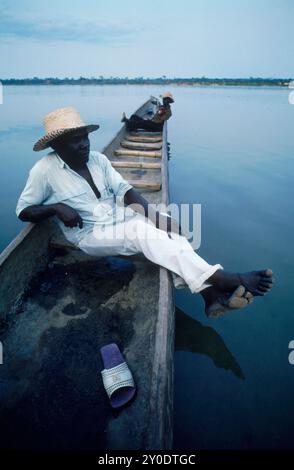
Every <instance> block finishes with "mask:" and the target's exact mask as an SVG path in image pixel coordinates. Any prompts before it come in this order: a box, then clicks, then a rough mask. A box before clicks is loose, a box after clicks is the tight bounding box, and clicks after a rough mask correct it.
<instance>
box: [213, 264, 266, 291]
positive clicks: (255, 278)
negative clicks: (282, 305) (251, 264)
mask: <svg viewBox="0 0 294 470" xmlns="http://www.w3.org/2000/svg"><path fill="white" fill-rule="evenodd" d="M272 275H273V272H272V270H271V269H264V270H262V271H250V272H248V273H230V272H228V271H223V270H222V269H219V270H218V271H216V272H215V273H214V274H213V275H212V276H211V277H210V278H209V279H208V280H207V282H209V284H211V285H213V286H215V287H217V288H218V289H220V290H223V291H227V292H232V291H233V290H235V289H236V288H237V287H238V286H239V285H242V286H244V287H245V290H246V291H248V292H251V294H252V295H254V296H258V295H265V294H266V293H267V292H269V291H270V289H271V288H272V285H273V279H272Z"/></svg>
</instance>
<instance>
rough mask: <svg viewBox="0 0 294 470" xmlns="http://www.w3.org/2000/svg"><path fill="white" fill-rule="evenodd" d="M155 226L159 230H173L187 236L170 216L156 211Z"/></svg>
mask: <svg viewBox="0 0 294 470" xmlns="http://www.w3.org/2000/svg"><path fill="white" fill-rule="evenodd" d="M155 225H156V227H157V228H159V229H160V230H164V231H165V232H168V233H169V232H174V233H178V234H179V235H182V236H184V237H186V238H187V236H186V234H185V233H184V232H183V230H182V227H181V226H180V225H179V223H178V222H177V221H176V219H173V218H172V217H170V216H168V215H165V214H161V213H160V212H156V224H155Z"/></svg>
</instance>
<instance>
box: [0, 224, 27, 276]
mask: <svg viewBox="0 0 294 470" xmlns="http://www.w3.org/2000/svg"><path fill="white" fill-rule="evenodd" d="M34 227H35V224H32V223H29V224H27V225H26V226H25V228H23V229H22V230H21V231H20V232H19V234H18V235H17V236H16V237H15V238H14V239H13V240H12V241H11V242H10V243H9V245H7V247H6V248H4V250H3V251H2V252H1V253H0V267H1V266H2V265H3V264H4V263H5V261H6V260H7V259H8V258H9V256H10V255H11V253H12V252H13V251H14V250H15V249H16V248H17V247H18V246H19V245H20V244H21V243H22V242H23V240H24V239H25V238H26V237H27V236H28V235H29V233H30V232H31V231H32V230H33V228H34Z"/></svg>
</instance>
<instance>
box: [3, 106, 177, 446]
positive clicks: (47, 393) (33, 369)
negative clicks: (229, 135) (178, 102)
mask: <svg viewBox="0 0 294 470" xmlns="http://www.w3.org/2000/svg"><path fill="white" fill-rule="evenodd" d="M151 106H152V103H151V101H150V100H149V101H147V102H146V103H145V104H144V105H143V106H141V108H139V109H138V110H137V113H138V114H139V115H141V116H145V115H146V114H147V112H148V111H149V112H150V107H151ZM140 135H145V137H146V136H147V137H148V136H149V135H150V134H149V133H142V132H141V133H140V132H137V133H132V136H131V137H136V139H137V137H140ZM155 136H156V137H157V138H160V139H162V149H161V158H160V159H159V158H156V162H154V163H155V166H153V165H152V164H151V161H152V159H151V158H150V157H148V156H132V155H130V156H129V157H128V158H127V159H126V158H125V157H124V156H123V155H119V156H118V155H117V152H116V151H117V150H119V149H120V148H121V147H120V142H122V141H124V140H127V139H128V138H129V134H128V132H127V131H126V128H125V126H123V127H122V128H121V129H120V131H119V132H118V133H117V134H116V136H115V137H114V138H113V139H112V140H111V142H110V143H109V144H108V145H107V146H106V147H105V148H104V150H103V153H104V154H105V155H107V157H108V158H109V159H110V161H111V162H112V163H113V165H114V167H115V168H116V169H117V171H119V172H121V174H122V175H123V176H124V177H125V178H126V179H127V180H129V181H130V182H136V184H137V187H138V188H140V189H139V190H140V192H142V194H143V193H144V197H146V199H148V200H149V201H150V202H152V203H160V202H162V203H165V204H168V202H169V201H168V197H169V196H168V163H167V162H168V158H167V128H166V125H165V127H164V129H163V132H162V135H158V133H156V135H155ZM151 137H152V136H151ZM136 142H138V140H136ZM143 142H144V140H143ZM154 160H155V159H153V161H154ZM124 162H127V163H124ZM158 163H161V164H160V165H159V164H158ZM130 164H131V165H130ZM132 164H133V165H132ZM149 165H151V166H149ZM72 248H73V247H72V246H71V245H70V243H68V242H67V241H66V240H65V239H64V237H63V235H62V234H61V232H60V230H59V228H58V226H57V225H55V223H54V221H53V220H47V221H44V222H42V223H39V224H28V225H26V226H25V228H24V229H23V230H22V231H21V232H20V234H19V235H18V236H17V237H16V238H15V239H14V240H13V241H12V242H11V243H10V245H9V246H8V247H7V248H6V249H5V250H4V251H3V252H2V253H1V254H0V295H1V305H0V320H1V325H2V327H3V326H5V328H3V331H2V333H1V337H0V338H1V342H2V344H3V345H4V364H3V365H1V376H0V382H1V383H0V389H1V393H2V398H1V403H0V419H1V424H2V429H4V430H5V432H4V433H2V437H1V446H0V447H2V448H6V449H9V448H13V449H18V448H20V449H28V448H29V449H49V450H50V449H55V450H60V449H78V450H79V449H80V450H81V449H91V450H96V451H97V450H99V449H104V450H105V449H107V450H108V449H171V448H172V414H173V350H174V298H173V285H172V280H171V275H170V273H169V272H168V271H167V270H165V269H164V268H161V267H159V266H157V265H155V264H153V263H150V262H148V261H147V260H146V259H145V258H144V257H143V256H142V255H137V256H131V257H130V256H129V257H125V258H123V257H106V258H93V257H89V256H87V255H86V254H84V253H82V252H81V251H79V250H75V249H72ZM110 342H116V343H117V344H118V345H119V347H120V349H121V351H122V353H123V354H124V357H125V359H126V361H127V363H128V365H129V367H130V369H131V370H132V372H133V375H134V379H135V382H136V385H137V395H136V397H135V400H134V401H132V402H131V403H130V404H129V405H128V406H127V407H125V408H123V409H121V410H119V411H113V410H112V409H111V407H110V405H109V401H108V397H107V395H106V393H105V390H104V388H103V385H102V380H101V375H100V370H101V369H102V364H101V360H100V353H99V350H100V347H101V346H103V345H105V344H107V343H110Z"/></svg>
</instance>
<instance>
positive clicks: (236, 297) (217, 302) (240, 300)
mask: <svg viewBox="0 0 294 470" xmlns="http://www.w3.org/2000/svg"><path fill="white" fill-rule="evenodd" d="M200 294H201V295H202V297H203V299H204V302H205V313H206V315H207V316H208V318H218V317H220V316H222V315H224V314H225V313H227V312H229V311H231V310H237V309H239V308H244V307H247V305H249V304H251V303H252V302H253V295H252V294H251V293H250V292H246V290H245V287H244V286H238V287H237V289H236V290H235V291H234V292H233V293H232V292H225V291H223V290H221V289H218V288H216V287H214V286H211V287H207V288H206V289H204V290H202V291H201V292H200Z"/></svg>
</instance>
